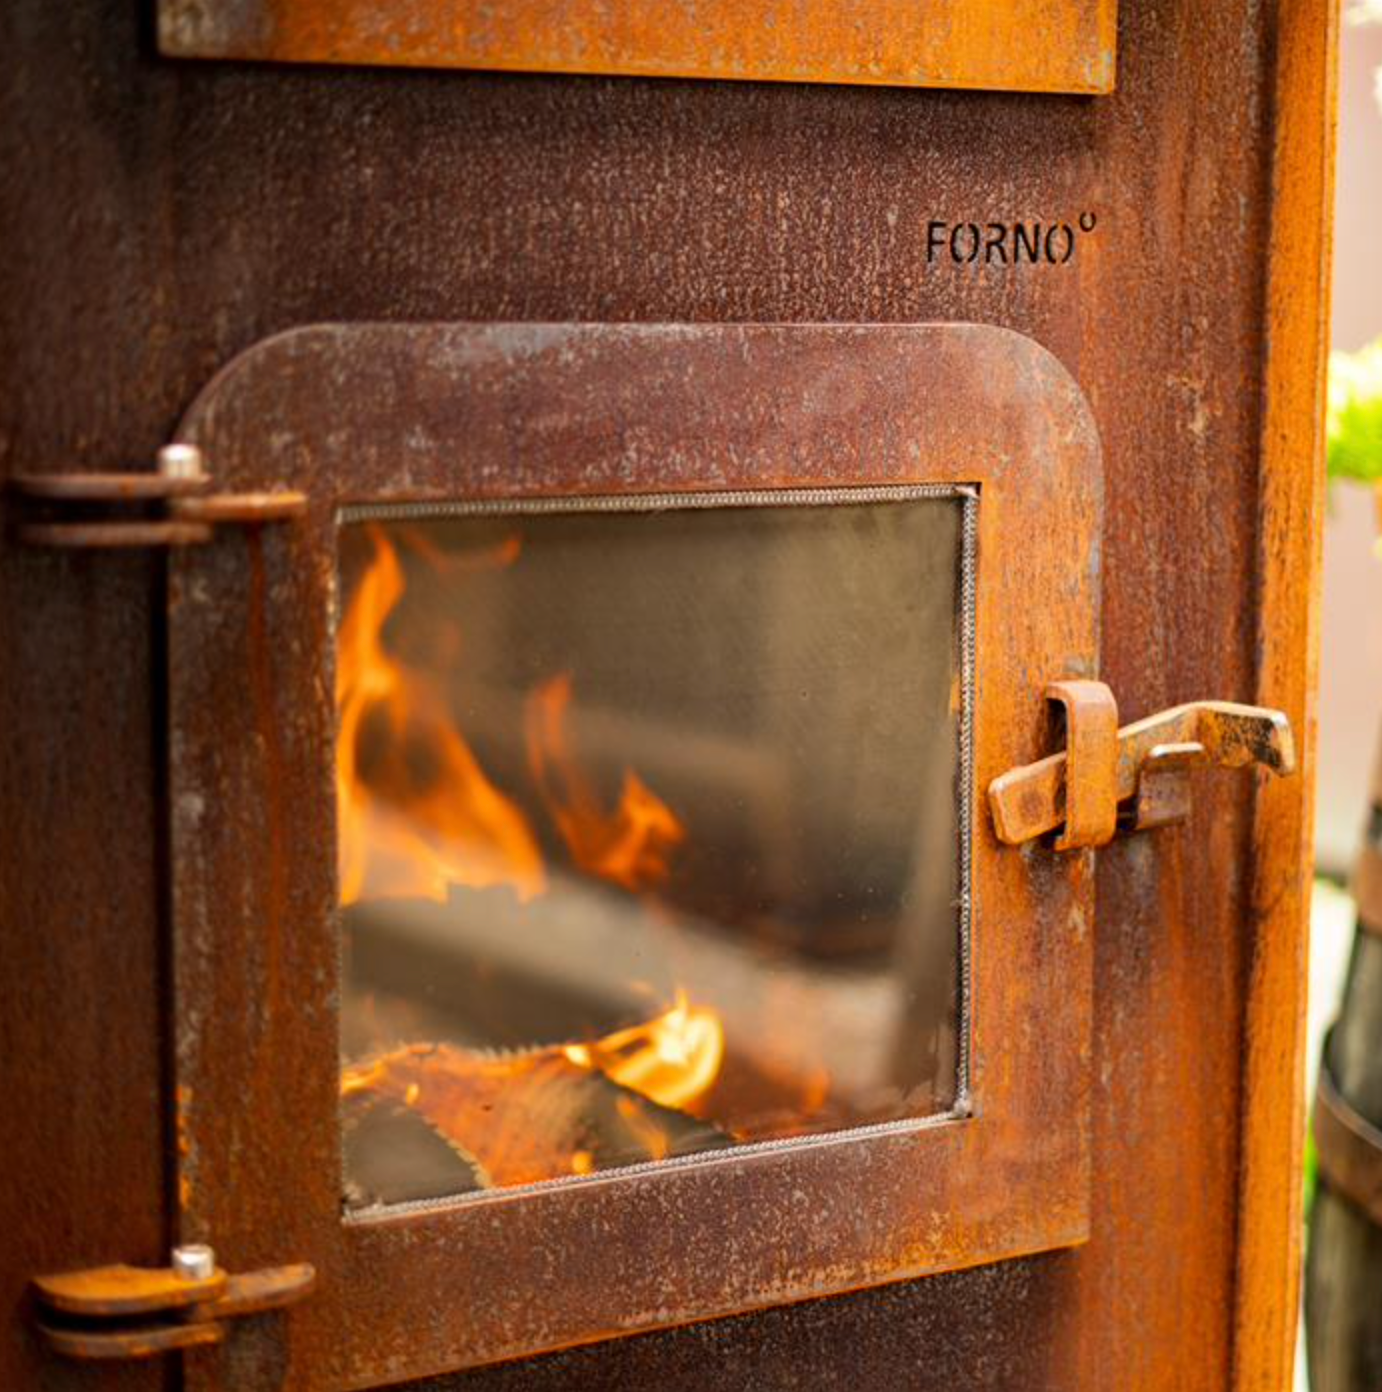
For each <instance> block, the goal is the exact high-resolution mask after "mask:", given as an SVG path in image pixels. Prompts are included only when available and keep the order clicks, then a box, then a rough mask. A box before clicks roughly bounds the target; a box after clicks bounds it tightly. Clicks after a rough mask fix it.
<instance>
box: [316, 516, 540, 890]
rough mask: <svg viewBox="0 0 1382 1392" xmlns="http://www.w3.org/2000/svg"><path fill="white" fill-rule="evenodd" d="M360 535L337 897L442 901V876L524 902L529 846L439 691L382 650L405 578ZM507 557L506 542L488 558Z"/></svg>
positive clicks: (536, 879) (341, 686)
mask: <svg viewBox="0 0 1382 1392" xmlns="http://www.w3.org/2000/svg"><path fill="white" fill-rule="evenodd" d="M371 539H372V540H373V543H374V560H373V561H372V563H371V564H370V567H369V569H368V570H367V571H366V572H365V574H364V576H363V578H362V579H361V581H360V583H359V585H358V587H357V589H356V591H355V594H354V596H353V598H352V600H351V603H350V607H349V609H348V610H347V612H346V615H345V619H344V620H343V622H342V624H341V631H340V640H339V649H338V658H337V660H338V664H339V666H338V669H337V680H336V709H337V711H338V713H339V718H340V734H339V738H338V744H337V756H336V785H337V796H338V803H339V809H340V868H341V903H342V904H351V903H354V902H355V901H356V900H358V899H362V898H365V897H367V896H368V897H370V898H379V897H385V896H390V895H399V896H403V895H416V896H418V897H422V898H428V899H437V900H444V899H445V898H446V893H447V886H448V885H449V884H452V883H455V884H463V885H470V886H472V887H473V888H476V889H483V888H486V887H488V886H492V885H508V886H510V887H511V888H512V889H513V891H514V892H515V894H517V895H518V897H519V899H520V900H522V901H525V902H526V901H527V900H529V899H532V898H533V897H534V896H535V895H538V894H540V893H542V891H543V889H544V888H545V885H546V879H545V875H544V871H543V865H542V857H541V854H540V853H539V851H538V848H537V842H536V841H535V839H534V837H533V834H532V832H531V830H530V829H529V827H528V824H527V822H526V821H525V820H524V818H523V814H522V813H521V812H520V811H519V810H518V808H517V807H516V806H515V805H514V803H513V802H511V801H510V800H509V799H508V798H507V797H506V796H505V795H504V794H503V793H501V792H500V791H499V789H498V788H496V787H495V786H494V784H492V783H491V782H490V781H489V779H488V778H487V777H486V776H485V773H484V770H483V769H481V767H480V765H479V762H478V761H477V760H476V758H475V755H474V754H473V752H472V751H471V749H470V746H469V745H468V744H467V743H466V742H465V739H464V738H463V737H462V736H461V734H460V732H459V731H458V730H457V729H456V728H455V725H454V723H453V721H452V718H451V714H450V711H449V710H448V709H447V703H446V701H445V699H444V697H443V696H442V694H441V693H440V692H439V691H438V690H436V689H435V687H434V686H433V685H432V684H431V683H429V681H428V680H427V678H426V677H424V676H423V675H421V674H420V673H417V672H414V671H412V670H410V669H409V668H408V667H406V666H405V665H404V664H403V663H402V662H400V661H399V660H398V659H397V658H396V657H394V656H393V655H392V654H391V653H390V652H389V651H388V650H387V648H386V647H385V646H384V641H383V630H384V625H385V623H386V622H387V621H388V618H389V616H390V614H392V613H393V612H394V610H395V609H396V608H397V606H398V603H399V601H400V600H401V599H402V597H403V594H404V591H405V589H406V584H407V582H406V579H405V577H404V574H403V567H402V565H401V564H400V562H399V559H398V553H397V551H396V550H395V548H394V547H393V545H392V543H391V542H389V540H388V539H387V538H386V537H385V536H384V534H383V532H382V531H381V530H380V529H379V528H377V527H376V528H371ZM514 555H516V550H514V549H513V548H510V549H509V550H508V551H505V552H501V553H498V554H497V555H496V556H495V557H494V558H493V563H500V564H502V563H505V562H506V561H507V560H511V559H512V558H513V556H514Z"/></svg>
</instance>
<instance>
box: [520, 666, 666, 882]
mask: <svg viewBox="0 0 1382 1392" xmlns="http://www.w3.org/2000/svg"><path fill="white" fill-rule="evenodd" d="M570 704H571V674H570V673H569V672H564V673H562V674H561V675H560V676H556V677H553V678H551V679H550V680H549V681H546V682H544V683H543V684H542V685H541V686H539V687H538V688H537V689H536V690H535V691H534V692H533V693H532V695H531V696H530V697H529V698H528V711H527V732H528V766H529V768H530V769H531V770H532V774H533V779H534V781H535V782H536V783H537V786H538V790H539V791H540V792H541V794H542V799H543V802H545V803H546V805H547V809H548V811H549V812H550V813H551V814H552V819H553V821H554V822H555V823H556V825H557V830H558V831H559V832H560V833H561V837H562V840H563V841H565V843H566V847H567V850H568V851H570V853H571V859H572V860H574V861H575V862H576V864H577V865H578V866H580V868H581V869H582V870H584V871H586V872H587V873H588V874H591V875H598V876H599V877H600V878H601V879H603V880H608V881H610V883H611V884H617V885H621V886H622V887H623V888H624V889H628V890H638V889H642V888H645V887H646V886H648V885H650V884H656V883H658V882H659V881H661V880H663V879H665V878H666V877H667V868H668V867H667V857H668V853H669V852H670V850H671V848H672V847H673V846H675V845H677V844H678V843H679V842H681V841H683V840H684V839H685V837H686V830H685V828H684V827H683V826H682V824H681V822H680V821H679V820H678V819H677V816H676V814H675V813H674V812H673V811H672V810H671V808H670V807H668V806H667V804H666V803H665V802H663V801H662V799H661V798H659V797H658V796H657V795H656V794H655V793H653V792H652V791H651V790H650V789H649V788H648V786H647V785H646V784H645V783H644V782H643V780H642V779H641V778H639V777H638V775H637V774H636V773H634V772H633V770H632V769H626V770H625V771H624V788H623V793H622V794H621V796H620V799H619V805H618V807H617V808H616V809H615V810H614V812H613V813H609V814H607V813H605V812H603V811H602V810H601V808H600V803H599V799H598V797H597V796H596V793H595V790H594V788H593V787H592V786H591V784H590V780H589V779H588V778H587V777H586V775H585V773H584V772H583V770H582V769H581V768H580V766H579V765H578V764H577V763H576V760H575V758H574V757H573V755H572V753H571V749H570V742H569V740H568V737H567V731H566V712H567V709H568V707H569V706H570Z"/></svg>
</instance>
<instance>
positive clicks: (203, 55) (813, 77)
mask: <svg viewBox="0 0 1382 1392" xmlns="http://www.w3.org/2000/svg"><path fill="white" fill-rule="evenodd" d="M734 7H735V0H712V3H711V4H710V5H708V6H704V7H702V10H701V15H702V16H704V15H705V12H706V11H707V10H708V11H710V12H711V13H710V16H709V17H708V18H701V19H700V20H699V22H698V23H697V24H696V25H695V27H694V28H693V29H692V30H691V31H690V32H687V33H682V34H680V35H678V34H676V33H675V32H674V31H673V26H674V20H673V21H670V22H669V17H668V16H666V15H659V14H658V12H657V10H656V9H655V8H653V11H652V13H653V15H654V16H656V18H649V17H648V16H643V17H642V24H643V27H644V28H646V27H648V26H650V25H654V24H655V25H657V26H658V27H659V28H660V31H661V33H660V37H661V38H662V39H663V42H664V43H666V42H668V38H669V35H670V44H669V46H668V47H667V48H666V49H662V50H654V49H646V48H645V49H642V50H641V51H640V47H639V44H638V42H637V38H638V37H641V36H638V35H637V32H636V31H637V30H638V28H639V19H640V17H639V16H637V15H634V16H632V17H629V16H625V23H626V24H628V25H629V26H630V27H632V28H633V29H634V30H635V38H634V40H633V41H632V42H630V40H629V39H628V38H627V37H624V38H623V40H622V42H621V37H620V36H619V35H617V34H611V33H609V32H603V33H602V32H600V29H599V27H598V23H597V21H596V20H595V19H594V18H593V17H591V16H589V15H588V14H587V11H590V10H593V9H594V6H593V5H591V4H589V3H587V2H586V0H566V3H565V7H564V12H563V13H562V14H560V15H555V16H554V14H553V8H554V7H553V6H552V5H551V4H539V5H535V4H533V3H532V0H527V3H526V4H520V5H519V6H516V7H511V8H515V9H517V10H518V11H519V13H518V14H516V15H514V16H510V17H509V18H508V21H507V22H508V24H509V26H510V31H506V30H504V29H503V26H502V25H501V26H500V28H501V32H500V33H499V34H498V35H495V36H491V40H490V42H489V44H488V45H486V43H485V42H484V40H483V38H481V39H480V40H479V41H478V42H476V41H474V40H473V39H472V37H471V34H470V32H469V29H470V28H482V27H483V22H482V23H481V24H478V25H477V24H472V25H470V26H467V25H466V24H465V22H464V20H463V19H461V18H458V14H457V11H458V10H462V9H467V8H474V7H473V6H463V5H458V4H455V3H453V4H451V5H449V6H447V7H445V8H446V10H447V13H445V14H442V13H439V12H438V11H439V10H440V9H441V8H442V7H441V6H440V5H439V4H438V3H437V0H421V3H418V0H414V3H413V4H412V5H410V6H408V7H407V12H406V13H405V14H402V15H400V16H399V17H398V19H397V20H396V21H395V23H396V25H397V28H396V29H395V31H394V32H391V33H388V34H387V35H386V34H385V33H383V32H379V33H375V32H372V31H371V28H370V24H369V21H368V19H361V18H359V17H358V16H357V15H356V14H355V13H354V7H352V6H351V4H350V3H349V0H347V2H346V3H345V4H342V3H341V0H331V2H330V3H327V4H324V5H323V4H319V3H313V0H248V3H246V0H239V3H235V0H221V4H220V7H219V8H215V9H212V8H209V7H208V6H207V5H206V4H205V3H190V4H189V3H188V0H159V4H158V25H157V39H158V46H159V51H160V52H161V53H162V54H163V55H164V56H165V57H169V58H181V59H188V58H190V59H213V60H216V59H219V60H236V61H251V62H265V61H267V62H290V63H330V64H345V65H350V66H354V65H363V66H386V67H405V68H406V67H416V68H460V69H472V70H485V71H494V72H545V73H561V74H566V75H573V76H619V77H654V78H672V79H678V78H682V79H699V80H706V79H709V80H718V81H731V82H735V81H737V82H744V81H751V82H809V83H832V84H841V85H849V86H865V87H918V88H940V89H951V90H969V91H990V92H1028V93H1047V94H1052V95H1067V96H1107V95H1109V94H1110V93H1112V92H1113V91H1114V89H1115V85H1116V81H1117V66H1118V58H1117V41H1118V5H1117V0H1087V9H1086V12H1085V13H1083V14H1079V13H1075V14H1068V15H1066V16H1059V15H1051V14H1050V13H1049V12H1048V13H1047V15H1046V18H1047V20H1048V23H1051V22H1054V29H1055V32H1054V33H1052V32H1047V33H1041V34H1033V33H1032V32H1031V23H1030V22H1031V18H1032V12H1033V11H1036V12H1038V13H1040V12H1042V11H1043V10H1047V11H1049V7H1048V6H1041V5H1035V6H1029V7H1028V8H1027V10H1026V11H1023V12H1019V13H1013V6H1012V5H1011V3H1009V4H1008V5H1007V6H1006V7H1005V8H1004V9H995V8H993V7H991V8H990V13H988V14H986V15H984V16H983V19H984V20H985V21H986V22H987V25H988V26H989V27H988V29H987V30H986V31H984V32H981V33H980V34H979V36H978V41H977V42H976V43H967V42H966V38H965V35H964V34H963V33H961V34H959V35H957V34H956V33H955V32H954V29H953V27H952V26H950V25H948V24H947V16H946V15H944V14H941V15H938V16H932V15H928V16H925V17H922V18H921V19H920V24H921V26H922V27H921V32H920V34H917V35H914V36H913V37H914V40H915V43H916V49H915V50H914V51H913V52H912V53H911V60H912V61H911V64H910V65H909V64H907V63H905V62H903V61H896V60H895V61H894V62H892V63H888V62H886V61H884V62H880V61H879V59H878V58H877V57H876V55H871V54H870V52H867V51H866V52H860V51H859V39H858V33H857V26H856V24H855V23H852V22H851V18H852V17H851V16H850V14H849V9H848V7H841V11H842V12H841V13H840V14H836V15H833V16H832V15H819V14H818V15H814V16H812V17H810V18H799V19H797V20H796V22H795V23H794V22H793V21H792V19H791V18H790V17H788V18H785V19H784V17H783V16H778V17H777V20H778V22H777V23H776V24H775V25H773V26H772V27H771V28H769V27H768V26H766V25H764V24H762V21H761V18H760V17H758V16H755V15H754V14H753V12H752V10H753V7H751V6H750V7H747V8H748V9H749V13H748V14H747V15H745V14H743V13H741V14H739V15H737V16H736V15H734V14H733V13H732V11H733V9H734ZM933 8H939V6H933ZM525 9H526V10H529V11H532V12H531V13H527V14H525V13H523V11H524V10H525ZM717 11H719V12H720V13H719V14H718V16H717V14H716V12H717ZM717 18H718V19H719V25H718V27H717V25H716V22H715V21H716V19H717ZM1062 21H1063V22H1062ZM893 23H894V24H896V23H897V18H896V16H894V17H893ZM525 24H526V26H527V28H526V29H524V27H523V26H524V25H525ZM736 25H737V29H736ZM928 25H929V27H928ZM513 27H517V29H518V32H517V33H516V34H515V33H513V32H511V29H512V28H513ZM979 27H980V29H981V30H983V28H984V26H983V25H982V24H981V25H980V26H979ZM726 28H729V29H736V33H737V37H738V38H739V39H740V40H741V41H742V42H743V43H744V44H745V45H747V47H748V51H747V52H745V53H741V54H739V55H738V56H737V59H736V56H735V55H733V54H731V53H728V52H726V51H725V50H724V48H723V46H722V45H719V44H716V43H715V42H714V36H715V34H717V33H719V32H721V31H722V30H724V29H726ZM1062 31H1063V32H1062ZM870 32H871V33H872V34H873V36H874V37H876V36H877V32H878V30H877V26H875V27H874V29H873V30H872V31H870ZM573 33H574V37H575V38H576V40H577V42H576V43H575V51H576V52H577V53H578V54H579V55H580V56H570V52H569V50H570V48H571V41H572V37H573ZM555 34H562V35H563V36H564V37H565V38H566V40H567V50H568V51H567V52H565V53H564V52H563V50H562V48H561V47H560V45H559V44H558V42H557V41H556V39H555V38H554V37H553V36H554V35H555ZM812 36H814V37H816V39H817V46H818V47H819V48H821V49H824V50H825V51H826V52H827V53H828V54H829V56H828V57H824V58H819V59H817V60H815V61H811V60H810V59H803V58H798V59H797V60H796V61H792V60H791V59H790V58H783V57H774V56H773V49H772V47H771V45H772V44H773V43H774V42H776V43H777V44H778V45H780V46H791V45H792V44H793V43H794V42H795V43H797V44H798V46H800V41H802V40H804V39H809V38H810V37H812ZM1024 39H1025V40H1026V42H1025V43H1024V42H1023V40H1024ZM756 40H761V41H762V45H761V46H760V47H758V48H755V47H754V45H755V42H756ZM808 46H809V44H808ZM1018 55H1020V56H1018Z"/></svg>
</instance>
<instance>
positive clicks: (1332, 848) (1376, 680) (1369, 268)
mask: <svg viewBox="0 0 1382 1392" xmlns="http://www.w3.org/2000/svg"><path fill="white" fill-rule="evenodd" d="M1379 68H1382V24H1372V25H1366V26H1359V25H1352V24H1347V25H1345V26H1344V30H1343V50H1342V53H1341V55H1340V70H1339V163H1338V193H1337V198H1336V202H1335V218H1334V346H1335V347H1336V348H1343V349H1349V350H1352V349H1355V348H1360V347H1362V345H1363V344H1364V343H1367V342H1369V341H1370V340H1371V339H1373V338H1376V337H1378V336H1379V335H1382V104H1379V101H1378V97H1377V93H1376V90H1375V74H1376V72H1377V70H1378V69H1379ZM1377 535H1378V531H1377V517H1376V513H1375V510H1374V505H1373V500H1372V495H1371V494H1370V493H1369V492H1368V491H1367V490H1365V489H1361V488H1356V487H1353V486H1350V485H1342V486H1336V487H1335V488H1334V490H1333V497H1332V499H1331V510H1330V517H1329V521H1328V523H1327V524H1326V527H1325V540H1324V611H1323V621H1322V634H1321V640H1322V650H1321V654H1320V657H1321V662H1320V745H1319V763H1318V766H1317V773H1318V777H1319V810H1318V820H1317V833H1316V838H1315V844H1316V849H1317V854H1318V857H1319V866H1320V869H1321V871H1323V872H1327V873H1331V874H1341V875H1342V874H1347V872H1348V869H1349V866H1350V865H1351V863H1352V860H1353V856H1354V853H1355V851H1356V850H1357V846H1358V838H1359V835H1360V832H1361V829H1362V825H1363V817H1364V814H1365V809H1366V805H1367V797H1368V787H1369V783H1370V779H1371V772H1372V764H1373V758H1374V755H1375V753H1376V751H1377V748H1378V745H1379V741H1380V740H1382V559H1379V558H1378V556H1377V555H1376V553H1375V552H1374V550H1373V542H1374V540H1375V539H1376V537H1377Z"/></svg>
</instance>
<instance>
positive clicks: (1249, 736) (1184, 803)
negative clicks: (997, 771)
mask: <svg viewBox="0 0 1382 1392" xmlns="http://www.w3.org/2000/svg"><path fill="white" fill-rule="evenodd" d="M1046 696H1047V699H1048V700H1050V701H1054V702H1058V703H1059V704H1060V706H1061V707H1062V708H1063V710H1064V713H1065V739H1066V749H1065V752H1063V753H1060V754H1052V755H1050V756H1049V757H1048V758H1045V759H1041V760H1039V761H1038V762H1037V763H1034V764H1026V765H1024V766H1023V767H1021V768H1015V769H1011V770H1009V771H1008V772H1007V773H1005V774H1003V775H1001V776H1000V777H998V778H995V779H994V780H993V782H992V783H990V784H989V809H990V811H991V812H992V814H993V827H994V831H995V832H996V833H997V835H998V839H999V840H1000V841H1003V842H1006V843H1007V844H1008V845H1010V846H1019V845H1021V844H1022V843H1023V842H1025V841H1031V840H1034V839H1035V838H1036V837H1038V836H1043V835H1045V834H1046V833H1048V832H1052V831H1056V830H1057V829H1061V835H1060V837H1059V838H1058V839H1057V841H1056V843H1055V848H1056V850H1058V851H1068V850H1076V849H1079V848H1080V847H1085V846H1102V845H1104V844H1106V843H1107V842H1108V841H1111V840H1112V839H1113V836H1114V834H1115V832H1118V831H1145V830H1148V829H1149V828H1152V827H1159V826H1169V825H1170V824H1171V823H1173V822H1179V821H1183V820H1184V819H1185V818H1186V817H1187V816H1189V814H1190V779H1189V773H1190V770H1191V769H1192V768H1195V767H1196V766H1198V765H1201V764H1217V765H1219V766H1221V767H1223V768H1242V767H1245V766H1247V765H1250V764H1260V765H1261V766H1262V767H1264V768H1268V769H1270V770H1271V771H1272V772H1273V773H1277V774H1282V775H1285V774H1290V773H1293V772H1295V767H1296V748H1295V741H1294V739H1293V738H1292V735H1291V722H1290V721H1289V720H1288V719H1287V718H1286V716H1285V715H1283V714H1282V713H1281V712H1280V711H1276V710H1266V709H1264V708H1262V707H1260V706H1240V705H1236V704H1234V703H1233V702H1230V701H1192V702H1190V703H1189V704H1188V705H1184V706H1173V707H1172V708H1171V709H1170V710H1164V711H1159V712H1158V713H1157V714H1156V715H1149V716H1147V717H1146V719H1144V720H1138V721H1135V722H1134V723H1133V724H1131V725H1124V726H1123V727H1122V728H1121V729H1120V728H1118V707H1117V704H1116V703H1115V701H1114V699H1113V693H1112V692H1111V691H1110V690H1109V689H1108V687H1107V686H1105V685H1104V683H1103V682H1097V681H1069V682H1055V683H1053V684H1052V685H1051V686H1049V687H1048V688H1047V689H1046Z"/></svg>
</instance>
